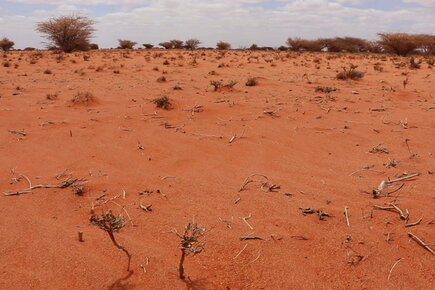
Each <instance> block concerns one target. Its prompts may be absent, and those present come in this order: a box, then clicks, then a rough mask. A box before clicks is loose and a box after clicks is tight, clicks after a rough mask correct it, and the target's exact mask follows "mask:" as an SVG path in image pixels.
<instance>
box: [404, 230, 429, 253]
mask: <svg viewBox="0 0 435 290" xmlns="http://www.w3.org/2000/svg"><path fill="white" fill-rule="evenodd" d="M408 236H409V237H411V238H412V239H413V240H414V241H416V242H417V244H419V245H420V246H422V247H423V248H425V249H426V250H428V251H429V252H431V253H432V255H435V252H434V251H433V250H432V249H431V248H430V246H429V245H428V244H426V243H425V242H423V241H422V240H421V239H420V238H419V237H417V236H416V235H414V234H413V233H411V232H408Z"/></svg>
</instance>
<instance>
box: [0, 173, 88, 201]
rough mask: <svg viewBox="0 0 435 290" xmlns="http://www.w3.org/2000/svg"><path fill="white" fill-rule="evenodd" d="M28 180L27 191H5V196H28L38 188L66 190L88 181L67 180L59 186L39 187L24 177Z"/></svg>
mask: <svg viewBox="0 0 435 290" xmlns="http://www.w3.org/2000/svg"><path fill="white" fill-rule="evenodd" d="M23 177H25V178H26V179H27V181H28V182H29V185H30V186H29V187H28V188H26V189H23V190H21V191H5V192H3V195H6V196H12V195H20V194H26V193H31V192H32V190H33V189H38V188H66V187H70V186H72V185H74V184H76V183H79V182H80V183H81V184H83V183H84V182H86V179H84V178H80V179H79V178H67V179H66V180H64V181H62V182H61V183H59V184H57V185H50V184H38V185H31V182H30V180H29V178H27V176H24V175H23Z"/></svg>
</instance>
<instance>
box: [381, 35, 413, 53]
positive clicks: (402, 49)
mask: <svg viewBox="0 0 435 290" xmlns="http://www.w3.org/2000/svg"><path fill="white" fill-rule="evenodd" d="M378 35H379V37H380V38H381V40H380V41H379V44H380V45H382V47H383V48H384V50H385V51H386V52H391V53H395V54H398V55H400V56H405V55H408V54H410V53H412V52H414V51H415V49H416V48H418V40H417V38H416V37H415V35H412V34H407V33H378Z"/></svg>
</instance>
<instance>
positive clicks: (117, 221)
mask: <svg viewBox="0 0 435 290" xmlns="http://www.w3.org/2000/svg"><path fill="white" fill-rule="evenodd" d="M89 221H90V222H91V224H93V225H96V226H97V227H99V228H100V229H102V230H103V231H105V232H106V233H107V234H108V235H109V237H110V240H111V241H112V243H113V244H114V245H115V246H116V247H117V248H118V249H120V250H122V251H123V252H124V253H125V254H126V255H127V258H128V264H127V271H130V261H131V254H130V253H129V252H128V250H127V249H126V248H125V247H124V246H123V245H121V244H120V243H118V242H117V241H116V239H115V235H114V233H115V232H119V230H120V229H122V228H123V227H124V226H125V221H124V217H123V216H122V215H118V216H115V215H113V213H112V211H111V210H110V209H109V210H107V211H105V212H103V213H102V214H101V216H95V215H92V216H91V217H90V218H89Z"/></svg>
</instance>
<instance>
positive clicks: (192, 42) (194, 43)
mask: <svg viewBox="0 0 435 290" xmlns="http://www.w3.org/2000/svg"><path fill="white" fill-rule="evenodd" d="M200 44H201V41H199V40H198V39H195V38H191V39H188V40H186V42H185V47H186V48H187V49H192V50H193V49H197V48H198V46H199V45H200Z"/></svg>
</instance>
